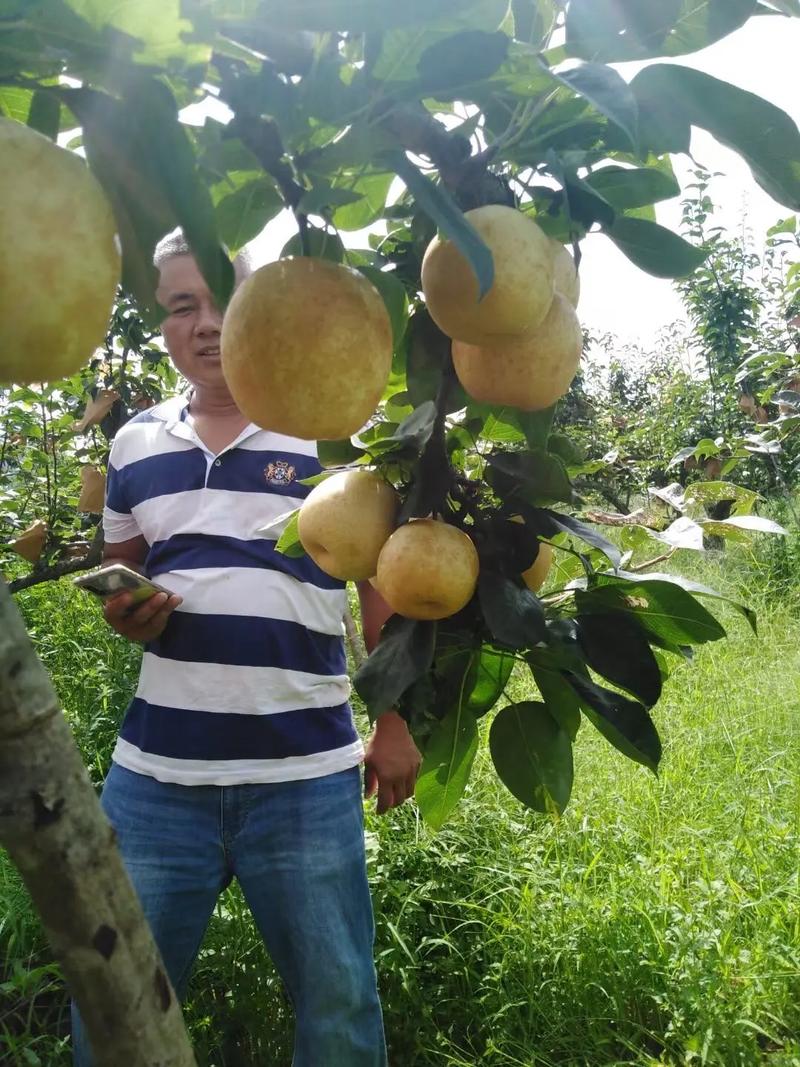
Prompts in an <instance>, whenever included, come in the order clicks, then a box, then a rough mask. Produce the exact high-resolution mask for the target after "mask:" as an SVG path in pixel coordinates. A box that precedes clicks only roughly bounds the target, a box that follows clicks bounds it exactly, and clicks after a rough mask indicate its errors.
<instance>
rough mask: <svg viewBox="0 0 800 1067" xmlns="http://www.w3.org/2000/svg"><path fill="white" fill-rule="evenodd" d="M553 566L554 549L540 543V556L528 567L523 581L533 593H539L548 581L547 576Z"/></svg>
mask: <svg viewBox="0 0 800 1067" xmlns="http://www.w3.org/2000/svg"><path fill="white" fill-rule="evenodd" d="M552 566H553V547H552V545H548V544H546V543H545V542H544V541H540V542H539V555H538V556H537V557H536V559H535V560H534V561H533V563H532V564H531V565H530V567H528V569H527V570H526V571H523V572H522V580H523V581H524V582H525V584H526V585H527V587H528V588H529V589H530V591H531V592H532V593H538V592H539V590H540V589H541V588H542V586H543V585H544V583H545V582H546V581H547V575H548V574H549V573H550V568H551V567H552Z"/></svg>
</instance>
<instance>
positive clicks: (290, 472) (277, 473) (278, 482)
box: [264, 459, 297, 489]
mask: <svg viewBox="0 0 800 1067" xmlns="http://www.w3.org/2000/svg"><path fill="white" fill-rule="evenodd" d="M296 474H297V471H296V470H295V468H294V467H293V466H292V464H291V463H289V462H287V460H285V459H276V460H275V462H274V463H269V464H267V466H266V467H265V468H264V477H265V478H266V479H267V484H268V485H274V486H275V487H276V489H280V488H281V486H284V485H291V484H292V482H293V481H294V479H295V477H296Z"/></svg>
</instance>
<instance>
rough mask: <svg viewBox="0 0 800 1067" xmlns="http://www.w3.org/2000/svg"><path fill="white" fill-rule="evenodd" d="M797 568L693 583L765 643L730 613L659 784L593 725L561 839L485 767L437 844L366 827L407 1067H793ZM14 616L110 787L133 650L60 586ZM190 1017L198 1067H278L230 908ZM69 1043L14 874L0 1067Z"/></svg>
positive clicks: (765, 562) (246, 936)
mask: <svg viewBox="0 0 800 1067" xmlns="http://www.w3.org/2000/svg"><path fill="white" fill-rule="evenodd" d="M794 547H795V545H794V544H793V545H792V546H790V548H794ZM795 562H796V555H793V554H792V552H791V551H789V552H787V551H786V550H785V549H780V550H778V549H773V548H768V549H765V550H764V551H763V552H762V553H761V554H760V555H759V556H758V557H757V558H749V557H748V556H747V554H742V553H732V554H730V553H729V554H728V556H727V558H726V559H725V560H724V561H723V564H722V565H721V564H716V563H713V562H702V563H694V564H693V563H692V562H691V561H690V563H689V566H690V567H693V569H694V573H693V575H692V576H693V577H696V578H702V579H703V580H706V581H708V582H709V583H710V584H716V585H717V587H726V588H727V589H728V590H729V591H731V590H733V589H734V588H735V587H737V586H742V585H744V586H746V587H747V593H748V596H749V599H751V600H755V601H757V603H756V606H757V607H758V608H759V611H760V638H759V639H758V641H755V640H754V639H753V638H752V636H751V635H750V634H749V631H748V630H747V628H746V625H745V623H744V622H743V621H742V620H741V619H740V618H739V617H738V616H735V615H734V614H733V613H732V612H728V611H723V612H722V613H721V617H722V619H723V622H725V623H726V624H729V633H730V640H729V641H727V642H720V643H719V644H716V645H713V646H709V647H707V648H705V649H703V650H701V651H700V653H699V654H698V656H697V658H696V661H695V663H694V664H693V665H691V666H686V667H681V668H680V669H679V670H678V671H677V672H676V673H675V674H674V675H673V677H672V678H671V679H670V681H669V683H668V685H667V688H666V692H665V696H664V698H663V700H662V701H661V703H660V704H659V706H658V709H657V711H656V719H657V722H658V726H659V729H660V732H661V734H662V738H663V740H664V748H665V753H664V760H663V764H662V772H661V775H660V777H659V778H658V779H656V778H654V777H653V776H652V775H650V774H649V773H648V772H647V771H645V770H644V769H643V768H641V767H637V766H634V765H632V764H630V763H628V762H627V761H625V760H623V758H622V757H621V756H619V755H618V754H617V753H616V752H615V751H613V750H612V749H610V748H609V746H608V745H607V744H606V743H605V742H604V741H603V740H602V739H601V738H600V737H599V736H598V735H596V734H595V733H594V732H593V731H592V729H591V727H590V726H588V725H587V726H585V727H584V728H583V729H582V730H581V734H580V736H579V740H578V744H577V750H576V787H575V792H574V795H573V800H572V802H571V804H570V807H569V809H568V810H567V813H566V814H565V815H564V816H563V817H562V818H561V819H560V820H559V821H552V820H550V819H548V818H545V817H542V816H537V815H532V814H530V813H528V812H525V811H524V810H523V809H522V808H521V807H520V806H519V805H518V804H517V803H516V801H514V800H513V798H511V797H510V796H509V795H508V794H506V793H505V792H504V791H503V790H502V788H501V787H500V786H499V785H497V784H496V781H495V779H494V778H493V775H492V773H491V768H490V766H489V764H488V762H487V761H486V760H485V759H484V760H483V761H482V762H481V764H480V766H479V767H478V773H477V775H476V776H475V779H474V781H473V785H472V787H471V788H470V791H469V793H468V796H467V797H466V799H465V802H464V803H463V805H462V807H461V809H460V811H459V813H458V815H457V816H456V817H455V818H454V819H453V820H452V822H451V823H450V824H448V826H447V827H446V828H445V829H444V830H443V831H442V832H441V833H440V834H438V835H435V836H434V835H432V834H430V833H429V832H428V831H427V830H426V829H425V828H424V827H423V826H422V825H421V824H420V822H419V820H418V818H417V816H416V813H415V811H414V809H413V807H411V806H406V808H405V809H403V810H402V811H399V812H396V813H393V814H392V815H390V816H389V817H387V818H385V819H383V820H378V819H377V818H375V817H374V816H372V817H370V818H369V820H368V831H369V837H368V846H369V857H370V860H369V862H370V874H371V879H372V885H373V893H374V900H375V909H376V919H377V927H378V936H377V948H376V953H377V960H378V968H379V973H380V980H381V987H382V993H383V1001H384V1007H385V1015H386V1026H387V1033H388V1037H389V1042H390V1049H391V1057H392V1063H393V1065H394V1067H412V1065H428V1064H430V1065H442V1067H472V1065H475V1064H480V1065H485V1067H495V1065H496V1067H500V1065H503V1067H523V1065H524V1067H550V1065H553V1067H555V1065H558V1067H572V1065H574V1067H585V1065H593V1067H594V1065H596V1067H611V1065H613V1064H627V1063H634V1064H641V1065H655V1064H714V1065H720V1067H729V1065H730V1067H732V1065H751V1064H753V1065H754V1064H770V1065H774V1067H779V1065H780V1067H789V1065H792V1067H800V1036H798V1035H800V717H799V712H800V642H798V630H799V628H800V627H799V624H798V619H800V611H798V601H797V598H795V597H794V596H793V595H786V593H785V590H787V589H791V588H793V587H794V585H795V584H797V583H796V579H795V578H794V574H795V573H796V571H795V570H794V564H795ZM681 569H682V570H683V571H684V572H685V571H686V569H687V567H686V566H685V565H684V564H683V562H682V567H681ZM23 607H24V608H25V610H26V612H27V614H28V618H29V621H30V624H31V626H32V629H33V630H34V631H35V634H36V637H37V642H38V645H39V648H40V650H41V652H42V654H43V656H44V658H45V661H46V662H47V664H48V667H49V668H50V670H51V672H52V673H53V676H54V678H55V681H56V684H57V687H58V689H59V693H60V695H61V698H62V700H63V702H64V706H65V708H66V710H67V713H68V714H69V715H70V717H71V719H72V721H73V723H74V724H75V729H76V735H77V737H78V740H79V742H80V744H81V746H82V748H83V751H84V754H85V755H86V756H87V759H88V761H89V762H90V766H91V770H92V774H93V777H94V779H95V780H96V781H97V782H98V783H99V782H100V781H101V779H102V774H103V770H104V767H105V763H106V760H107V758H108V752H109V749H110V745H111V743H112V741H113V735H114V730H115V728H116V723H117V721H118V717H119V714H120V712H121V710H122V709H123V707H124V705H125V703H126V701H127V699H128V695H129V692H130V688H131V686H132V684H133V682H134V679H135V666H136V652H135V651H134V650H131V649H130V648H128V647H127V646H126V645H125V644H124V642H122V641H119V640H117V639H115V638H113V637H111V636H110V635H109V634H107V633H106V631H105V630H104V628H103V627H102V626H101V625H99V624H98V621H97V615H96V613H94V612H93V611H92V610H91V609H90V608H88V607H87V605H86V604H85V601H84V599H83V598H80V597H78V596H76V595H74V594H72V592H71V591H70V590H69V588H68V587H64V586H61V587H58V588H56V587H53V586H50V587H48V588H47V589H46V590H43V591H40V592H32V593H31V594H29V595H28V596H27V597H25V598H24V600H23ZM514 686H515V687H516V688H517V690H518V694H521V693H523V692H524V691H525V690H526V686H527V683H526V680H525V679H524V678H523V677H520V678H518V679H515V681H514ZM187 1016H188V1020H189V1023H190V1026H191V1029H192V1034H193V1038H194V1041H195V1044H196V1048H197V1055H198V1062H199V1063H200V1064H201V1065H203V1067H250V1065H256V1064H258V1065H261V1064H265V1065H266V1064H276V1065H283V1064H288V1062H289V1059H290V1052H289V1049H290V1035H291V1018H290V1013H289V1011H288V1008H287V1004H286V1001H285V998H284V996H283V993H282V990H281V987H280V983H279V982H278V980H277V979H276V976H275V974H274V972H273V971H272V968H271V967H270V965H269V963H268V961H267V960H266V958H265V956H264V953H263V949H262V948H261V945H260V943H259V941H258V938H257V937H256V935H255V933H254V931H253V929H252V926H251V923H250V921H249V917H248V915H247V910H246V907H245V906H244V903H243V901H242V900H241V896H240V894H239V893H238V892H237V891H236V889H235V888H234V889H233V890H232V891H230V892H229V893H228V894H227V895H226V896H225V898H224V899H223V900H222V901H221V903H220V906H219V908H218V910H217V913H216V915H215V917H214V920H213V922H212V926H211V928H210V929H209V933H208V937H207V939H206V943H205V946H204V949H203V953H202V956H201V958H200V960H199V962H198V966H197V968H196V971H195V976H194V980H193V983H192V988H191V994H190V1000H189V1004H188V1008H187ZM66 1023H67V1020H66V1014H65V994H64V990H63V987H62V985H61V982H60V979H59V976H58V970H57V969H56V968H54V967H53V966H52V965H51V963H50V957H49V955H48V952H47V949H46V946H45V945H44V943H43V941H42V938H41V934H40V932H39V929H38V925H37V923H36V921H35V919H34V917H33V916H32V915H31V912H30V910H29V907H28V903H27V900H26V897H25V894H24V891H23V890H22V889H21V888H20V886H19V883H18V881H17V879H16V876H15V874H14V872H13V871H12V870H11V869H10V867H9V865H8V864H7V862H4V861H3V859H2V857H0V1063H3V1064H8V1065H9V1067H11V1065H14V1067H16V1065H33V1067H35V1065H36V1064H42V1065H44V1067H60V1065H62V1064H67V1063H68V1062H69V1055H68V1039H67V1038H66V1037H65V1033H66ZM343 1067H346V1065H343Z"/></svg>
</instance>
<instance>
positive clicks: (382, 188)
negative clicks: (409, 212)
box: [333, 172, 394, 230]
mask: <svg viewBox="0 0 800 1067" xmlns="http://www.w3.org/2000/svg"><path fill="white" fill-rule="evenodd" d="M393 178H394V175H393V174H389V173H382V172H378V173H376V174H365V175H364V176H363V177H361V178H357V179H348V178H345V179H343V180H342V181H341V182H340V183H339V184H340V185H341V186H342V188H344V189H347V190H349V191H350V192H353V193H357V194H358V199H357V200H355V201H353V202H352V203H350V204H344V205H342V206H341V207H337V208H336V210H335V211H334V213H333V222H334V225H335V226H336V227H337V229H340V230H361V229H363V228H364V227H365V226H371V225H372V223H373V222H375V221H376V220H377V219H379V218H380V217H381V215H382V214H383V209H384V205H385V204H386V197H387V196H388V193H389V186H390V185H391V184H392V179H393Z"/></svg>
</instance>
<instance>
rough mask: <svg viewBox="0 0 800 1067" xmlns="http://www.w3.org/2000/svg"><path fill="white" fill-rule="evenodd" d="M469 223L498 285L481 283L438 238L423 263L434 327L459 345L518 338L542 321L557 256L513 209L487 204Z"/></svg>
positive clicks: (471, 214)
mask: <svg viewBox="0 0 800 1067" xmlns="http://www.w3.org/2000/svg"><path fill="white" fill-rule="evenodd" d="M465 217H466V218H467V220H468V221H469V222H471V223H472V225H473V226H474V228H475V229H476V230H477V231H478V233H479V234H480V236H481V237H482V238H483V240H484V243H485V244H486V245H488V247H489V249H490V250H491V253H492V258H493V260H494V281H493V283H492V286H491V288H490V289H489V291H488V293H486V295H485V296H484V297H483V299H481V298H480V290H479V288H478V281H477V279H476V277H475V274H474V273H473V270H472V267H471V266H470V265H469V262H468V260H467V259H466V257H465V256H464V255H463V254H462V253H461V252H460V251H459V250H458V248H456V246H455V245H454V244H453V242H452V241H448V240H443V239H441V238H439V237H435V238H434V239H433V240H432V241H431V243H430V244H429V245H428V248H427V249H426V251H425V256H424V258H423V260H422V290H423V292H424V294H425V302H426V304H427V306H428V311H429V312H430V314H431V317H432V318H433V320H434V322H435V323H436V325H437V326H438V327H439V328H440V329H441V330H443V331H444V333H446V334H447V336H448V337H452V338H454V339H455V340H458V341H464V342H466V343H467V344H481V343H484V342H487V341H489V340H496V339H499V338H509V337H518V336H519V335H520V334H524V333H527V332H529V331H530V330H533V329H535V328H536V327H537V326H539V325H540V324H541V323H542V322H543V321H544V318H545V316H546V315H547V312H548V311H549V310H550V305H551V303H552V302H553V292H554V289H553V250H552V248H551V245H550V239H549V238H548V237H547V236H546V235H545V233H544V232H543V231H542V230H541V229H540V228H539V226H537V224H536V223H535V222H534V221H533V220H532V219H529V218H528V217H527V215H523V214H522V213H521V212H519V211H516V210H515V209H514V208H511V207H504V206H503V205H501V204H487V205H486V206H485V207H479V208H475V209H474V210H473V211H467V212H466V215H465Z"/></svg>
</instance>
